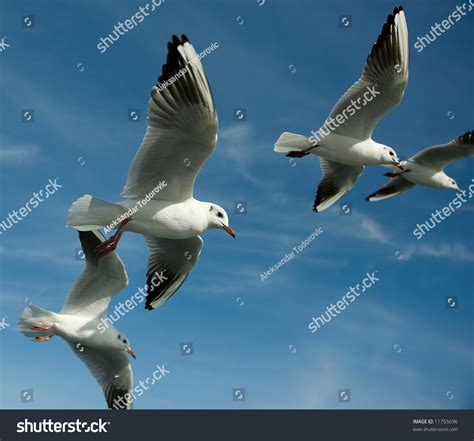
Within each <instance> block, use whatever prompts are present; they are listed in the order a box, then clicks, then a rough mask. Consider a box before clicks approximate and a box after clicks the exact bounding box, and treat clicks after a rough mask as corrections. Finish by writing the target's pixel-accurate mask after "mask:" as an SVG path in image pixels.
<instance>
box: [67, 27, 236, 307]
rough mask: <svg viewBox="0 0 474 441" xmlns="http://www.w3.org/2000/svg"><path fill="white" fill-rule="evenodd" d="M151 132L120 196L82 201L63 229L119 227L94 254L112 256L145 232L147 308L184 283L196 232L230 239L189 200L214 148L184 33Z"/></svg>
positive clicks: (201, 85)
mask: <svg viewBox="0 0 474 441" xmlns="http://www.w3.org/2000/svg"><path fill="white" fill-rule="evenodd" d="M147 119H148V128H147V131H146V133H145V137H144V139H143V141H142V144H141V146H140V148H139V149H138V151H137V153H136V155H135V159H134V160H133V163H132V165H131V168H130V171H129V174H128V179H127V183H126V185H125V187H124V190H123V192H122V197H124V198H126V200H125V201H122V202H118V203H116V204H113V203H109V202H106V201H103V200H100V199H98V198H95V197H93V196H91V195H84V196H82V197H81V198H79V199H78V200H77V201H76V202H74V203H73V204H72V206H71V208H70V209H69V214H68V219H67V226H69V227H74V228H76V229H78V230H80V231H89V230H97V229H99V228H103V227H107V226H109V225H111V224H113V223H114V222H116V221H119V222H118V223H119V225H118V228H117V230H116V232H115V234H114V235H113V236H112V237H111V238H110V239H108V240H106V241H105V242H104V243H103V244H101V245H100V246H99V247H98V249H97V252H98V253H99V256H105V255H107V253H109V252H111V251H113V250H115V248H116V247H117V244H118V242H119V240H120V237H121V235H122V233H123V232H124V231H132V232H134V233H139V234H142V235H143V236H144V237H145V240H146V242H147V244H148V248H149V259H148V269H147V299H146V303H145V308H146V309H148V310H152V309H154V308H156V307H158V306H160V305H161V304H163V303H164V302H165V301H166V300H167V299H169V298H170V297H171V296H172V295H173V294H174V293H175V292H176V291H177V290H178V288H179V287H180V286H181V285H182V284H183V283H184V281H185V280H186V278H187V277H188V275H189V273H190V272H191V271H192V269H193V268H194V266H195V264H196V262H197V259H198V257H199V255H200V253H201V249H202V246H203V240H202V238H201V236H200V235H201V234H202V233H204V232H205V231H207V230H209V229H211V228H219V229H222V230H224V231H226V232H227V233H228V234H229V235H231V236H232V237H234V238H235V233H234V231H233V230H232V228H231V227H230V226H229V217H228V215H227V213H226V211H225V210H224V209H223V208H222V207H220V206H219V205H217V204H215V203H213V202H202V201H199V200H196V199H194V197H193V190H194V182H195V180H196V177H197V175H198V173H199V171H200V170H201V167H202V166H203V165H204V163H205V162H206V160H207V159H208V158H209V156H210V155H211V154H212V152H213V151H214V148H215V146H216V142H217V113H216V109H215V104H214V98H213V96H212V92H211V88H210V86H209V83H208V80H207V77H206V74H205V72H204V68H203V66H202V64H201V62H200V60H199V59H198V56H197V54H196V52H195V50H194V48H193V46H192V45H191V43H190V42H189V40H188V38H187V37H186V36H185V35H183V36H182V37H181V39H179V38H178V37H176V36H173V38H172V40H171V42H169V43H168V57H167V60H166V64H164V65H163V68H162V74H161V76H160V77H159V78H158V83H157V84H156V85H155V86H154V87H153V88H152V91H151V98H150V101H149V103H148V118H147Z"/></svg>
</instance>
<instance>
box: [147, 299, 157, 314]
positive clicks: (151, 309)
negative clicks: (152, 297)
mask: <svg viewBox="0 0 474 441" xmlns="http://www.w3.org/2000/svg"><path fill="white" fill-rule="evenodd" d="M145 309H146V310H147V311H153V310H154V309H155V308H153V306H151V303H149V302H148V298H147V301H146V303H145Z"/></svg>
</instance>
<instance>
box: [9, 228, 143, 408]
mask: <svg viewBox="0 0 474 441" xmlns="http://www.w3.org/2000/svg"><path fill="white" fill-rule="evenodd" d="M79 238H80V240H81V245H82V250H83V253H84V256H85V261H86V267H85V269H84V271H83V272H82V274H81V275H80V277H79V279H78V280H77V281H76V283H75V284H74V286H73V287H72V288H71V290H70V292H69V295H68V296H67V298H66V302H65V303H64V306H63V309H62V310H61V312H59V313H55V312H52V311H47V310H45V309H42V308H39V307H38V306H35V305H28V306H27V307H26V308H25V309H24V311H23V314H22V315H21V318H20V321H19V323H18V329H19V331H20V332H21V333H22V334H24V335H26V336H27V337H34V338H33V341H35V342H47V341H49V340H50V339H51V338H52V337H54V336H58V337H61V338H62V339H63V340H65V341H66V343H67V344H68V345H69V346H70V347H71V349H72V350H73V352H74V353H75V354H76V355H77V356H78V357H79V358H80V359H81V361H82V362H83V363H84V364H85V365H86V366H87V368H88V369H89V371H90V372H91V373H92V375H93V376H94V377H95V379H96V380H97V382H98V383H99V384H100V386H101V387H102V390H103V392H104V396H105V399H106V401H107V405H108V407H109V408H110V409H120V408H122V406H123V408H125V404H126V408H131V407H132V403H128V401H129V400H126V401H125V402H124V401H123V400H124V398H127V397H125V395H126V394H128V393H130V391H131V389H132V384H133V374H132V368H131V367H130V363H129V359H128V355H127V354H129V355H131V356H132V357H133V358H135V353H134V352H133V350H132V348H131V347H130V344H129V342H128V339H127V337H125V336H124V335H123V334H122V333H120V332H119V331H118V330H117V329H115V328H114V327H113V326H110V327H107V328H106V327H105V326H103V325H102V329H103V332H99V324H101V319H102V318H105V317H106V316H107V308H108V306H109V303H110V301H111V300H112V298H113V297H114V296H115V295H116V294H118V293H119V292H120V291H122V290H123V289H124V288H125V287H126V286H127V285H128V277H127V273H126V271H125V267H124V266H123V263H122V261H121V260H120V258H119V257H118V256H117V254H116V253H115V252H113V253H111V254H109V255H108V256H106V257H104V258H103V259H98V257H97V254H96V252H95V249H96V247H97V246H98V245H100V244H101V243H102V242H103V241H104V237H103V236H102V235H101V234H100V233H99V232H98V231H88V232H82V231H81V232H79Z"/></svg>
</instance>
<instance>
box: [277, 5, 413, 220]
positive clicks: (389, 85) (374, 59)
mask: <svg viewBox="0 0 474 441" xmlns="http://www.w3.org/2000/svg"><path fill="white" fill-rule="evenodd" d="M408 58H409V49H408V30H407V24H406V20H405V14H404V12H403V8H402V7H401V6H400V7H399V8H395V9H394V11H393V14H390V15H389V16H388V18H387V21H386V23H385V24H384V26H383V28H382V32H381V33H380V35H379V37H378V38H377V42H376V43H375V44H374V46H373V47H372V51H371V52H370V54H369V56H368V57H367V62H366V64H365V67H364V70H363V72H362V75H361V77H360V79H359V80H358V81H356V82H355V83H354V84H353V85H352V86H351V87H350V88H349V90H347V92H346V93H345V94H344V95H343V96H342V97H341V98H340V99H339V101H338V102H337V103H336V105H335V106H334V107H333V108H332V110H331V112H330V114H329V116H328V118H327V120H326V122H325V123H324V125H323V126H322V127H321V128H320V129H319V130H318V132H312V133H313V136H311V137H310V138H306V137H305V136H301V135H295V134H293V133H288V132H285V133H283V134H282V135H281V136H280V138H279V139H278V141H277V142H276V143H275V151H276V152H284V153H288V154H287V156H289V157H294V158H300V157H302V156H305V155H307V154H309V153H313V154H314V155H316V156H319V157H320V161H321V170H322V172H323V177H322V179H321V182H320V183H319V187H318V191H317V194H316V199H315V202H314V206H313V209H314V211H316V212H321V211H323V210H325V209H326V208H328V207H330V206H331V205H333V204H334V203H335V202H336V201H338V200H339V199H340V198H341V197H342V196H343V195H344V194H346V193H347V192H348V191H349V190H351V188H352V187H353V186H354V185H355V184H356V182H357V180H358V178H359V176H360V175H361V174H362V172H363V171H364V168H365V166H366V165H382V164H394V165H396V166H397V167H399V168H401V166H400V163H399V161H398V158H397V155H396V153H395V151H394V150H393V149H392V148H390V147H388V146H386V145H384V144H379V143H377V142H375V141H373V140H372V132H373V130H374V128H375V126H376V124H377V122H378V121H379V120H380V118H382V116H384V115H385V114H386V113H387V112H389V111H390V110H392V109H393V108H394V107H396V106H397V105H398V104H399V103H400V102H401V100H402V98H403V94H404V91H405V88H406V86H407V83H408Z"/></svg>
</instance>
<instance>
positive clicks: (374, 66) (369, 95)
mask: <svg viewBox="0 0 474 441" xmlns="http://www.w3.org/2000/svg"><path fill="white" fill-rule="evenodd" d="M408 62H409V48H408V29H407V23H406V20H405V13H404V12H403V8H402V7H401V6H400V7H399V8H395V9H394V11H393V14H390V15H389V16H388V18H387V21H386V23H385V24H384V26H383V28H382V32H381V33H380V35H379V37H378V38H377V42H376V43H375V44H374V46H373V47H372V51H371V52H370V54H369V56H368V57H367V61H366V63H365V67H364V70H363V72H362V76H361V77H360V79H359V80H358V81H356V82H355V83H354V84H353V85H352V86H351V87H350V88H349V90H348V91H347V92H346V93H345V94H344V95H343V96H342V97H341V98H340V99H339V101H338V102H337V103H336V105H335V106H334V107H333V108H332V110H331V113H330V114H329V118H333V119H334V120H335V121H336V123H339V124H340V125H339V126H338V127H337V128H336V129H335V130H334V132H335V133H338V134H341V135H344V136H348V137H352V138H355V139H359V140H365V139H368V138H370V137H371V136H372V132H373V130H374V128H375V126H376V124H377V122H378V121H379V120H380V118H382V116H384V115H385V114H386V113H388V112H389V111H390V110H392V109H393V108H394V107H396V106H397V105H398V104H400V102H401V100H402V98H403V94H404V92H405V88H406V86H407V83H408ZM329 118H328V119H329ZM336 123H335V124H336ZM325 126H326V127H328V126H327V124H326V123H325ZM329 127H330V126H329Z"/></svg>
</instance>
